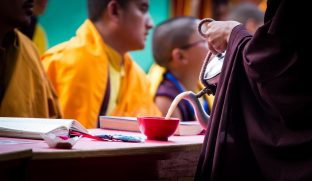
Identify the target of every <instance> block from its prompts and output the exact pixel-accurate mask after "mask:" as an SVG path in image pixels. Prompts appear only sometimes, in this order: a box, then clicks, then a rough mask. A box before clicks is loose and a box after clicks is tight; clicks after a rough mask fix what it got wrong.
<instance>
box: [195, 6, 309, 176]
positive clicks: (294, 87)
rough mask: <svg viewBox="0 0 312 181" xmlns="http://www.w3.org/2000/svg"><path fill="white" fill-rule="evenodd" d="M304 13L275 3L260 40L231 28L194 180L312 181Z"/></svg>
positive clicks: (299, 7) (262, 28)
mask: <svg viewBox="0 0 312 181" xmlns="http://www.w3.org/2000/svg"><path fill="white" fill-rule="evenodd" d="M305 7H308V5H306V4H304V3H300V4H299V3H293V2H291V1H287V0H272V1H270V0H269V1H268V9H267V12H266V16H265V24H264V25H263V26H262V27H261V28H260V29H259V30H258V31H257V32H256V34H255V35H254V37H251V36H250V35H249V34H248V33H247V31H246V30H245V29H244V28H243V26H237V27H235V28H234V29H233V31H232V34H231V37H230V40H229V46H228V49H227V53H226V57H225V60H224V66H223V69H222V73H221V77H220V82H219V84H218V88H217V92H216V96H215V102H214V106H213V110H212V114H211V120H210V122H209V123H210V124H209V125H208V129H207V132H206V136H205V140H204V146H203V151H202V154H201V157H200V161H199V164H198V168H197V174H196V180H240V181H241V180H253V181H254V180H312V154H311V151H312V121H311V120H312V114H311V112H312V88H311V85H309V84H310V83H311V79H310V77H311V76H310V75H309V72H310V66H309V65H308V64H310V63H309V61H310V56H309V54H308V52H309V48H308V47H307V46H303V44H304V41H305V42H310V41H311V38H310V36H305V38H302V35H308V34H309V33H308V32H311V28H309V27H305V28H300V27H301V26H300V25H302V24H301V23H300V22H308V21H309V19H308V17H307V16H303V12H306V10H305V9H304V8H305ZM289 12H292V13H289ZM299 19H300V21H299Z"/></svg>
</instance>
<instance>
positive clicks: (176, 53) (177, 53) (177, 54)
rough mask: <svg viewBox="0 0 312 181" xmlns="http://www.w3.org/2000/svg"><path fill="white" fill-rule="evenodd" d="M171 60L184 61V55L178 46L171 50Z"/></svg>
mask: <svg viewBox="0 0 312 181" xmlns="http://www.w3.org/2000/svg"><path fill="white" fill-rule="evenodd" d="M171 56H172V60H173V61H176V62H179V63H186V62H187V60H186V57H185V54H184V52H183V51H182V50H181V49H179V48H174V49H173V50H172V52H171Z"/></svg>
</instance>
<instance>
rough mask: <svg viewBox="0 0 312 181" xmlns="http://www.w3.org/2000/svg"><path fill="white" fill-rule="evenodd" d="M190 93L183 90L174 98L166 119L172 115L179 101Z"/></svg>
mask: <svg viewBox="0 0 312 181" xmlns="http://www.w3.org/2000/svg"><path fill="white" fill-rule="evenodd" d="M188 94H189V91H187V92H182V93H180V94H179V95H177V96H176V97H175V98H174V100H173V101H172V103H171V105H170V107H169V109H168V112H167V114H166V117H165V119H170V117H171V115H172V113H173V111H174V110H175V108H176V107H177V105H178V103H179V102H180V101H181V100H182V99H183V98H184V97H185V96H187V95H188Z"/></svg>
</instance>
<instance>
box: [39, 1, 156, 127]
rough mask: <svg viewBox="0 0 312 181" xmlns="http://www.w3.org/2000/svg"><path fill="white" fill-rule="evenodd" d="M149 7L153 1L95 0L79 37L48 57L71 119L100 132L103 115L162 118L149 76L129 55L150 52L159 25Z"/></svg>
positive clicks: (49, 68) (46, 60) (46, 63)
mask: <svg viewBox="0 0 312 181" xmlns="http://www.w3.org/2000/svg"><path fill="white" fill-rule="evenodd" d="M148 6H149V2H148V0H136V1H109V0H89V1H88V13H89V19H87V20H86V21H85V22H84V23H83V24H82V25H81V26H80V28H79V29H78V30H77V34H76V36H75V37H73V38H72V39H71V40H69V41H67V42H65V43H62V44H59V45H57V46H55V47H53V48H51V49H50V50H48V51H47V52H46V53H45V54H44V55H43V57H42V60H43V64H44V67H45V69H46V71H47V73H48V75H49V77H50V79H51V80H52V84H53V85H54V87H55V89H56V91H57V94H58V96H59V98H60V103H61V108H62V110H63V113H64V117H65V118H72V119H77V120H78V121H80V122H81V123H82V124H83V125H84V126H85V127H86V128H95V127H97V126H98V125H97V121H98V116H99V115H111V116H144V115H145V116H159V115H161V113H160V111H159V110H158V108H157V107H156V105H155V104H154V102H153V98H152V96H151V95H150V92H149V87H150V83H149V81H148V79H147V77H146V74H145V73H144V72H143V70H142V69H141V68H140V67H139V66H138V65H137V64H136V63H135V62H134V61H133V60H132V59H131V57H130V56H129V55H128V54H127V52H128V51H131V50H139V49H143V48H144V45H145V39H146V36H147V33H148V30H149V29H151V28H152V26H153V23H152V20H151V18H150V16H149V13H148ZM99 7H101V8H99Z"/></svg>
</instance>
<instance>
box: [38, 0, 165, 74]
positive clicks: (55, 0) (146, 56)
mask: <svg viewBox="0 0 312 181" xmlns="http://www.w3.org/2000/svg"><path fill="white" fill-rule="evenodd" d="M169 1H170V0H150V13H151V16H152V18H153V20H154V24H155V25H156V24H158V23H159V22H161V21H163V20H165V19H167V18H168V17H169ZM86 4H87V3H86V0H65V1H64V0H49V1H48V6H47V9H46V11H45V13H44V15H42V16H41V17H40V18H39V22H40V23H41V24H42V26H43V27H44V28H45V30H46V33H47V36H48V41H49V47H52V46H54V45H56V44H58V43H61V42H63V41H66V40H68V39H70V37H72V36H73V35H75V32H76V29H77V28H78V27H79V26H80V25H81V24H82V23H83V22H84V20H85V19H86V17H87V11H86V9H87V8H86V7H87V5H86ZM152 31H153V30H151V32H149V35H148V37H147V42H146V47H145V49H144V50H141V51H135V52H130V54H131V56H132V57H133V59H134V60H135V61H136V62H137V63H138V64H139V65H140V66H141V67H142V68H143V69H144V70H145V71H148V69H149V67H150V65H151V64H152V63H153V57H152V50H151V35H152Z"/></svg>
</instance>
